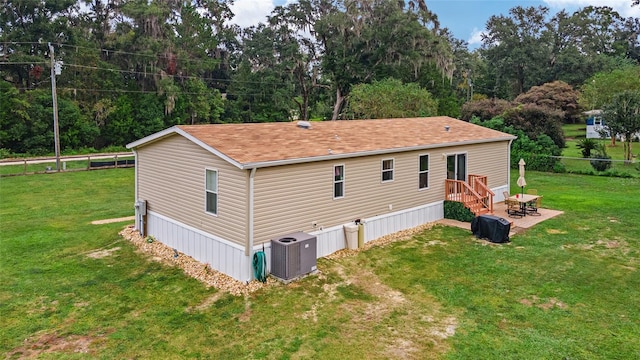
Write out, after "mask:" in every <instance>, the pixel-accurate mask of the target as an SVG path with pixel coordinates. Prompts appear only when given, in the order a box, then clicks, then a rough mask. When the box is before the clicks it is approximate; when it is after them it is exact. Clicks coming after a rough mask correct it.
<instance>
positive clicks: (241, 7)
mask: <svg viewBox="0 0 640 360" xmlns="http://www.w3.org/2000/svg"><path fill="white" fill-rule="evenodd" d="M291 1H295V0H235V2H234V4H233V6H231V9H232V11H233V12H234V14H236V16H235V18H234V20H233V22H234V23H236V24H238V25H240V26H242V27H247V26H250V25H257V24H258V23H259V22H264V21H265V19H266V16H267V15H269V14H270V13H271V11H272V10H273V8H274V7H275V6H278V5H286V4H287V3H288V2H291ZM425 2H426V4H427V7H428V8H429V9H430V10H431V11H432V12H434V13H435V14H436V15H437V16H438V20H439V21H440V26H441V27H446V28H449V30H451V32H452V33H453V35H454V37H456V38H458V39H462V40H465V41H467V42H468V43H469V48H471V49H474V48H477V47H479V46H480V34H481V32H482V31H483V30H484V28H485V24H486V23H487V20H489V18H490V17H491V16H492V15H505V16H508V15H509V9H511V8H513V7H516V6H518V5H519V6H523V7H529V6H536V7H537V6H546V7H548V8H549V9H550V11H549V13H550V14H551V15H553V14H556V13H558V12H559V11H560V10H562V9H566V10H567V12H569V13H571V12H573V11H575V10H577V9H579V8H583V7H586V6H589V5H593V6H610V7H612V8H613V9H614V10H616V11H617V12H618V13H620V15H622V16H623V17H625V18H626V17H639V18H640V7H638V6H636V7H631V0H425Z"/></svg>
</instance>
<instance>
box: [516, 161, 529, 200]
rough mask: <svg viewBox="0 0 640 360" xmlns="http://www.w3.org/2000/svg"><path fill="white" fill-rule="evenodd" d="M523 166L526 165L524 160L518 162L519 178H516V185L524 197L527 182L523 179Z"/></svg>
mask: <svg viewBox="0 0 640 360" xmlns="http://www.w3.org/2000/svg"><path fill="white" fill-rule="evenodd" d="M525 165H526V163H525V162H524V159H520V161H519V162H518V172H519V175H520V176H519V177H518V181H517V184H518V186H520V188H521V189H522V195H524V187H525V186H527V181H526V180H525V179H524V166H525Z"/></svg>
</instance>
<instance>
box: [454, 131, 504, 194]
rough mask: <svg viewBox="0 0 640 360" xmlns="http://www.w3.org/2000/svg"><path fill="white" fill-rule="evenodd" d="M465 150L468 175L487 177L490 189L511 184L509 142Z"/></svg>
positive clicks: (488, 144) (469, 147) (477, 145)
mask: <svg viewBox="0 0 640 360" xmlns="http://www.w3.org/2000/svg"><path fill="white" fill-rule="evenodd" d="M463 149H464V151H467V175H468V174H474V175H486V176H487V183H488V187H489V188H490V189H491V188H496V187H499V186H503V185H506V184H507V183H508V182H509V141H501V142H497V143H485V144H476V145H469V146H465V147H464V148H463ZM454 152H455V151H454Z"/></svg>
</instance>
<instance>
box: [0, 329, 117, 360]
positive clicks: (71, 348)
mask: <svg viewBox="0 0 640 360" xmlns="http://www.w3.org/2000/svg"><path fill="white" fill-rule="evenodd" d="M105 336H106V335H105V334H100V335H98V336H87V335H84V336H81V335H69V336H61V335H58V334H55V333H54V334H39V335H34V336H32V337H30V338H27V339H25V340H24V342H23V345H22V346H20V347H18V348H15V349H13V350H11V351H9V352H7V353H6V356H7V358H19V359H33V358H39V357H41V356H43V355H45V354H56V353H58V354H93V353H94V351H92V349H91V347H92V345H94V344H95V343H96V342H100V341H102V339H104V337H105ZM49 356H51V355H49Z"/></svg>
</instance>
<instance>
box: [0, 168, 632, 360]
mask: <svg viewBox="0 0 640 360" xmlns="http://www.w3.org/2000/svg"><path fill="white" fill-rule="evenodd" d="M133 173H134V171H133V169H116V170H100V171H89V172H69V173H61V174H47V175H32V176H19V177H7V178H0V200H1V201H0V228H1V233H0V236H1V241H0V255H2V263H1V264H2V265H0V266H1V269H2V271H1V272H0V309H1V313H0V314H1V315H2V320H1V321H2V331H1V332H0V349H1V350H2V353H4V354H5V357H6V358H20V357H40V358H56V359H57V358H71V359H80V358H92V359H93V358H105V359H112V358H162V359H177V358H216V359H238V358H250V359H300V358H317V359H364V358H367V359H383V358H420V359H424V358H426V359H429V358H437V359H632V358H638V357H639V356H640V353H639V352H638V351H639V350H638V349H640V302H639V301H638V299H637V296H638V289H640V274H638V267H639V266H640V252H639V247H640V239H638V236H637V234H639V233H640V212H639V211H638V210H637V209H638V208H640V196H639V192H638V189H640V179H623V178H608V177H595V176H584V175H571V174H546V173H537V172H527V183H528V184H529V186H530V187H535V188H537V189H538V191H539V193H541V194H543V195H544V206H545V207H550V208H554V209H559V210H563V211H564V212H565V214H563V215H561V216H559V217H557V218H554V219H551V220H548V221H545V222H544V223H541V224H539V225H537V226H536V227H534V228H532V229H529V230H528V231H526V232H525V233H523V234H520V235H517V236H515V237H513V238H512V239H511V240H512V242H511V243H509V244H505V245H488V244H487V243H486V242H484V241H480V240H476V239H475V238H474V237H473V236H471V235H470V232H469V231H465V230H462V229H457V228H449V227H444V226H436V227H434V228H432V229H430V230H426V231H424V232H423V233H421V234H420V235H418V236H414V237H412V238H411V239H407V240H406V241H401V242H396V243H393V244H390V245H387V246H384V247H376V248H372V249H370V250H368V251H363V252H360V253H359V254H358V255H357V256H352V257H345V258H339V259H333V260H329V259H321V260H319V263H318V267H319V269H320V273H319V274H318V275H314V276H310V277H307V278H305V279H303V280H302V281H298V282H294V283H291V284H289V285H287V286H284V285H277V286H273V287H270V288H267V289H263V290H260V291H259V292H257V293H254V294H252V295H250V296H248V297H234V296H230V295H227V294H223V293H220V292H218V291H216V290H215V289H207V288H206V287H204V286H203V285H202V284H201V283H199V282H198V281H196V280H193V279H191V278H189V277H187V276H185V275H184V274H183V273H182V271H180V270H178V269H176V268H172V267H170V266H168V265H164V264H162V263H160V262H157V261H153V260H152V259H150V258H148V257H147V256H146V255H144V254H141V253H138V252H136V250H135V248H134V247H133V246H132V245H130V243H128V242H127V241H124V240H122V239H121V238H120V237H119V236H118V235H117V232H118V231H119V230H120V229H121V228H122V227H123V226H124V224H122V223H120V224H107V225H91V224H90V221H92V220H98V219H105V218H116V217H123V216H129V215H132V213H133ZM512 175H513V176H514V178H513V180H512V183H513V184H514V185H515V177H517V171H514V172H513V174H512ZM516 190H518V189H515V188H514V189H512V192H514V191H516ZM96 250H109V251H107V252H105V254H106V255H107V256H104V257H99V258H93V257H90V256H89V255H90V254H92V253H94V252H95V251H96Z"/></svg>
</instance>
